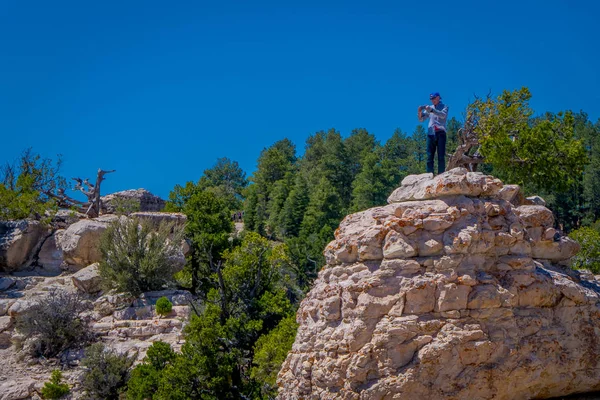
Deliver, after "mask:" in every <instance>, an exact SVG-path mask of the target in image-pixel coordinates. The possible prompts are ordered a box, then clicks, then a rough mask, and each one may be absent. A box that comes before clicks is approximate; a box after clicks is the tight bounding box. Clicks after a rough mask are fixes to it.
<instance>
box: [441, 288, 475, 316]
mask: <svg viewBox="0 0 600 400" xmlns="http://www.w3.org/2000/svg"><path fill="white" fill-rule="evenodd" d="M437 289H438V292H437V303H436V308H435V309H436V311H450V310H464V309H466V308H467V299H468V297H469V292H470V291H471V288H470V287H469V286H466V285H457V284H455V283H449V284H442V285H440V284H438V287H437Z"/></svg>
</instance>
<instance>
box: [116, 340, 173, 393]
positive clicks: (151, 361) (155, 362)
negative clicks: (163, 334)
mask: <svg viewBox="0 0 600 400" xmlns="http://www.w3.org/2000/svg"><path fill="white" fill-rule="evenodd" d="M176 357H177V355H176V354H175V352H174V351H173V350H172V349H171V346H170V345H169V344H168V343H165V342H155V343H153V344H152V346H150V348H149V349H148V352H147V353H146V358H145V359H144V363H143V364H140V365H138V366H137V367H135V368H134V369H133V371H131V378H130V379H129V381H128V382H127V398H128V399H129V400H144V399H149V398H152V395H154V394H155V393H156V391H157V390H158V385H159V382H160V378H161V376H162V370H163V369H164V368H165V367H166V366H167V365H169V364H171V363H172V362H173V360H175V358H176Z"/></svg>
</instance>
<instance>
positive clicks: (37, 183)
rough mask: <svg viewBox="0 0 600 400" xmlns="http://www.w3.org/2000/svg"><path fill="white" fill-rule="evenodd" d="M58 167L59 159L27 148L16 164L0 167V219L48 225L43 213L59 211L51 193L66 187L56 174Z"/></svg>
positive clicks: (63, 180)
mask: <svg viewBox="0 0 600 400" xmlns="http://www.w3.org/2000/svg"><path fill="white" fill-rule="evenodd" d="M61 164H62V160H61V157H60V156H58V160H57V161H56V162H54V161H52V160H51V159H47V158H45V159H43V158H42V157H41V156H40V155H38V154H35V153H34V152H33V151H32V149H31V148H29V149H27V150H25V151H24V152H23V153H22V154H21V156H20V158H19V160H17V161H16V162H15V163H13V164H11V163H6V164H4V165H2V166H0V220H15V219H24V218H35V219H38V220H42V221H43V222H49V221H50V218H48V216H46V212H47V211H56V210H57V209H58V207H57V204H56V202H55V201H54V199H52V198H51V197H50V194H56V193H58V191H59V190H61V189H65V188H66V187H67V185H66V181H65V179H64V178H63V177H62V176H60V175H59V170H60V167H61Z"/></svg>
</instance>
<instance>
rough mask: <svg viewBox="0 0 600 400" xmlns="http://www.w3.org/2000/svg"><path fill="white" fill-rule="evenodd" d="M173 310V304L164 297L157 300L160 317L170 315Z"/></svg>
mask: <svg viewBox="0 0 600 400" xmlns="http://www.w3.org/2000/svg"><path fill="white" fill-rule="evenodd" d="M172 309H173V303H171V302H170V301H169V299H167V298H166V297H164V296H163V297H161V298H160V299H158V300H156V313H157V314H158V315H162V316H165V315H167V314H168V313H170V312H171V310H172Z"/></svg>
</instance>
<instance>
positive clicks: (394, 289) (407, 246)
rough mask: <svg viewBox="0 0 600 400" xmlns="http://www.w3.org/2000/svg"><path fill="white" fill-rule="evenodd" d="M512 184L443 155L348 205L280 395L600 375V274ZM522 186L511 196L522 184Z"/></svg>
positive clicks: (387, 392) (385, 392) (493, 390)
mask: <svg viewBox="0 0 600 400" xmlns="http://www.w3.org/2000/svg"><path fill="white" fill-rule="evenodd" d="M518 193H519V190H518V187H517V188H515V187H514V186H512V185H511V186H509V185H506V186H503V185H502V182H500V181H499V180H498V179H495V178H493V177H491V176H485V175H483V174H481V173H471V172H467V171H466V170H465V169H454V170H451V171H448V172H446V173H444V174H442V175H439V176H437V177H435V178H432V176H431V175H427V174H424V175H418V176H410V177H408V178H406V179H405V180H404V181H403V183H402V186H401V187H400V188H398V189H396V190H395V191H394V193H393V194H392V195H391V196H390V198H389V200H388V202H389V203H390V204H388V205H386V206H383V207H376V208H372V209H369V210H366V211H362V212H359V213H356V214H352V215H349V216H347V217H346V218H345V219H344V220H343V221H342V222H341V224H340V227H339V229H338V230H337V231H336V233H335V240H334V241H332V242H331V243H330V244H329V245H328V246H327V247H326V249H325V256H326V260H327V265H326V266H325V267H324V268H323V269H322V270H321V271H320V273H319V276H318V278H317V280H316V281H315V283H314V286H313V288H312V290H311V291H310V292H309V293H308V295H307V296H306V298H305V299H304V300H303V301H302V303H301V305H300V308H299V310H298V314H297V320H298V322H299V324H300V327H299V330H298V334H297V336H296V340H295V343H294V346H293V348H292V351H291V352H290V353H289V354H288V357H287V359H286V360H285V362H284V364H283V366H282V368H281V371H280V373H279V377H278V385H279V399H282V400H283V399H290V400H291V399H322V400H326V399H352V400H358V399H361V400H362V399H371V400H377V399H419V398H422V399H497V400H502V399H507V400H508V399H531V398H550V397H555V396H564V395H567V394H570V393H577V392H588V391H595V390H599V389H600V357H599V356H600V306H599V305H600V285H599V284H598V282H596V281H594V280H593V277H592V280H589V278H587V279H586V278H584V275H583V274H579V273H578V272H577V271H573V270H571V269H570V268H569V267H568V262H569V259H570V257H572V256H573V255H574V254H575V253H576V252H577V251H578V250H579V246H578V244H577V243H576V242H574V241H572V240H571V239H569V238H567V237H564V236H562V235H560V233H559V232H557V231H556V230H555V229H554V227H553V224H554V218H553V215H552V212H551V211H550V210H548V209H547V208H546V207H544V206H542V205H523V206H516V205H513V204H512V203H511V202H510V201H513V202H514V201H515V199H518V198H519V196H518ZM521 198H522V196H521Z"/></svg>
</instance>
